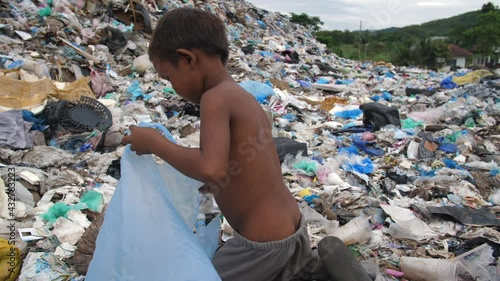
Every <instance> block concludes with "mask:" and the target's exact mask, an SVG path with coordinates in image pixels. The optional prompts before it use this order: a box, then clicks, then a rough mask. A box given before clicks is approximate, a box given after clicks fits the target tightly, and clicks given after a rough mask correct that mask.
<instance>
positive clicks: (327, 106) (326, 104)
mask: <svg viewBox="0 0 500 281" xmlns="http://www.w3.org/2000/svg"><path fill="white" fill-rule="evenodd" d="M335 104H348V102H347V101H346V100H345V99H343V98H339V97H335V96H333V97H328V98H326V99H325V100H324V101H323V102H321V106H320V109H322V110H326V111H330V110H332V108H333V107H334V106H335Z"/></svg>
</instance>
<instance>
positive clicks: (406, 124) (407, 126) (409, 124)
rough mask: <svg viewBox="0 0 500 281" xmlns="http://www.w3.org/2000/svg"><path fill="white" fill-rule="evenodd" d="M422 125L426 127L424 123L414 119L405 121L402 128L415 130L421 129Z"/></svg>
mask: <svg viewBox="0 0 500 281" xmlns="http://www.w3.org/2000/svg"><path fill="white" fill-rule="evenodd" d="M422 125H424V122H419V121H415V120H413V119H404V120H403V121H402V128H403V129H413V128H416V127H420V126H422Z"/></svg>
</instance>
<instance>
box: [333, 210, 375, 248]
mask: <svg viewBox="0 0 500 281" xmlns="http://www.w3.org/2000/svg"><path fill="white" fill-rule="evenodd" d="M371 232H372V228H371V225H370V221H369V218H368V217H364V216H360V217H356V218H354V219H352V220H351V221H350V222H348V223H347V224H345V225H343V226H341V227H339V228H337V229H336V230H335V231H334V232H333V234H332V235H333V236H336V237H338V238H339V239H340V240H342V241H343V242H344V243H345V244H346V245H351V244H356V243H361V244H363V243H366V242H367V241H368V240H369V239H370V236H371Z"/></svg>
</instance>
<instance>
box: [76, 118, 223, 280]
mask: <svg viewBox="0 0 500 281" xmlns="http://www.w3.org/2000/svg"><path fill="white" fill-rule="evenodd" d="M141 126H148V127H152V126H153V127H156V128H158V126H157V125H145V124H141ZM161 128H162V130H164V134H165V136H166V137H168V138H169V139H170V140H171V141H173V138H172V136H171V135H170V133H169V132H168V131H166V130H165V129H164V128H163V127H161ZM121 169H122V177H121V179H120V181H119V183H118V186H117V188H116V191H115V193H114V195H113V198H112V199H111V202H110V203H109V206H108V208H107V210H106V215H105V217H104V223H103V225H102V227H101V230H100V232H99V235H98V237H97V241H96V250H95V252H94V258H93V259H92V262H91V263H90V266H89V270H88V274H87V277H86V279H85V280H87V281H99V280H109V281H112V280H116V281H124V280H129V281H134V280H135V281H140V280H148V281H155V280H161V281H163V280H176V281H188V280H190V281H191V280H207V281H212V280H220V277H219V276H218V274H217V272H216V271H215V268H214V267H213V265H212V263H211V260H210V259H211V258H212V257H213V255H214V253H215V250H216V247H217V241H218V234H219V229H220V220H218V219H215V220H213V221H212V223H210V224H209V225H208V226H207V227H206V231H205V238H206V239H207V241H205V242H206V243H200V241H198V239H197V237H196V235H194V234H193V229H194V225H195V221H196V215H197V213H198V208H199V201H200V196H199V193H198V188H199V187H201V185H202V184H201V183H200V182H197V181H195V180H193V179H191V178H188V177H186V176H184V175H183V174H181V173H180V172H178V171H177V170H175V169H174V168H173V167H172V166H170V165H168V164H162V165H157V164H156V163H155V162H154V159H153V157H152V156H151V155H143V156H138V155H137V154H135V153H134V152H132V151H131V150H130V147H129V146H127V148H126V150H125V153H124V154H123V157H122V159H121ZM202 244H203V245H205V246H204V247H202Z"/></svg>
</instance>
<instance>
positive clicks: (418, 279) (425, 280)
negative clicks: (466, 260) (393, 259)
mask: <svg viewBox="0 0 500 281" xmlns="http://www.w3.org/2000/svg"><path fill="white" fill-rule="evenodd" d="M399 266H400V267H401V271H402V272H404V273H405V276H404V277H405V279H408V280H411V281H436V280H447V281H456V280H457V278H458V263H457V262H454V261H449V260H440V259H425V258H412V257H401V261H400V263H399Z"/></svg>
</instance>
